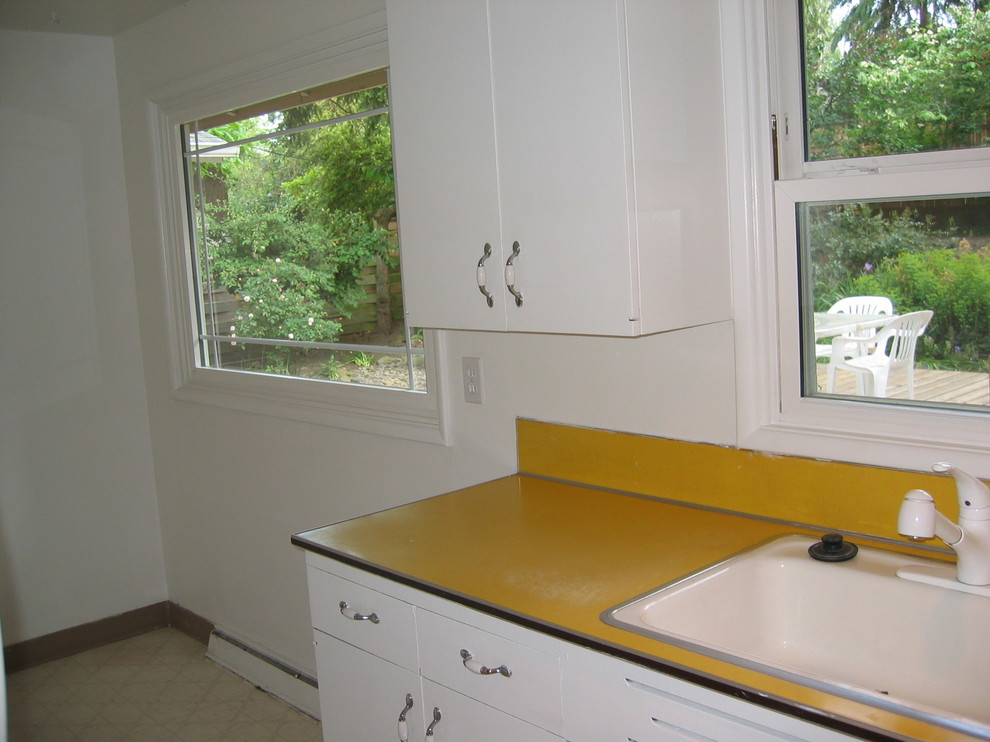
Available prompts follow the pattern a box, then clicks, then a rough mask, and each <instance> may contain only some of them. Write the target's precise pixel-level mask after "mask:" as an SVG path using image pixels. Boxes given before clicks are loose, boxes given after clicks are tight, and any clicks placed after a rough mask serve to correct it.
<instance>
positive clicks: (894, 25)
mask: <svg viewBox="0 0 990 742" xmlns="http://www.w3.org/2000/svg"><path fill="white" fill-rule="evenodd" d="M832 4H833V5H837V6H840V7H841V6H843V5H848V4H849V3H842V2H835V0H833V2H832ZM983 4H984V3H983V2H977V3H968V4H967V5H969V6H972V5H976V6H977V9H974V8H973V7H964V6H963V5H962V4H960V3H958V2H956V3H952V2H936V3H912V2H894V1H893V0H891V1H890V2H881V1H880V0H872V1H870V0H862V1H861V2H856V3H853V4H852V7H851V9H850V11H849V14H848V15H847V16H846V17H845V19H844V20H842V21H841V22H839V23H838V24H835V23H834V21H832V20H831V15H830V22H828V23H822V14H821V11H820V3H819V4H818V5H815V4H812V5H811V6H810V7H811V9H812V10H813V11H814V12H813V14H812V16H811V18H812V20H813V21H814V22H811V23H807V24H806V30H807V32H808V37H807V38H806V43H805V46H806V81H807V90H808V102H807V118H808V122H807V124H808V131H809V137H808V138H809V152H810V154H811V157H812V159H831V158H844V157H861V156H869V155H883V154H894V153H906V152H925V151H932V150H942V149H956V148H959V147H971V146H982V145H985V144H986V143H987V141H988V134H990V128H988V124H990V121H988V118H987V116H988V111H990V76H988V75H987V74H986V72H985V71H986V69H988V65H990V14H988V13H987V12H986V11H984V10H983V9H982V5H983ZM922 6H924V7H925V8H927V10H925V12H922V10H921V7H922ZM922 18H924V19H925V20H924V22H922V20H921V19H922ZM840 40H841V42H842V43H841V44H838V46H837V45H836V44H837V42H839V41H840Z"/></svg>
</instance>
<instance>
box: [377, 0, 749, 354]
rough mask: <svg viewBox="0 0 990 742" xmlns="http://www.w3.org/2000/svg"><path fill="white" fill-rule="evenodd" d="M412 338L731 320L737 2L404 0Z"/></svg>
mask: <svg viewBox="0 0 990 742" xmlns="http://www.w3.org/2000/svg"><path fill="white" fill-rule="evenodd" d="M388 34H389V54H390V87H391V95H392V118H393V138H394V147H395V169H396V188H397V194H398V207H399V230H400V239H401V243H402V265H403V278H404V301H405V305H406V309H407V312H408V319H407V323H408V324H409V325H410V326H420V327H443V328H459V329H479V330H506V329H508V330H514V331H524V332H548V333H576V334H592V335H617V336H632V335H643V334H648V333H653V332H660V331H663V330H670V329H675V328H679V327H688V326H691V325H697V324H704V323H708V322H715V321H719V320H724V319H728V318H729V317H730V294H729V262H728V255H729V250H728V224H727V222H728V216H727V213H728V208H727V197H726V162H725V135H724V134H725V132H724V127H725V121H724V116H723V108H722V67H721V51H720V41H719V14H718V2H717V0H701V1H699V2H691V3H685V2H683V1H682V0H581V2H574V1H573V0H539V1H538V2H534V1H533V0H487V1H486V0H417V1H416V2H411V1H410V0H388Z"/></svg>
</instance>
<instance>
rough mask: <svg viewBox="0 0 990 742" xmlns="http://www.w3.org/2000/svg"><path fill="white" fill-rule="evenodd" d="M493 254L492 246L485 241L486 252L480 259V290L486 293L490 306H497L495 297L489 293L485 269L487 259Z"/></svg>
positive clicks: (486, 299)
mask: <svg viewBox="0 0 990 742" xmlns="http://www.w3.org/2000/svg"><path fill="white" fill-rule="evenodd" d="M491 256H492V246H491V245H490V244H488V243H487V242H486V243H485V254H484V255H482V256H481V260H479V261H478V291H480V292H481V293H482V294H484V295H485V301H487V302H488V306H490V307H493V306H495V298H494V297H493V296H492V295H491V294H489V293H488V273H487V272H486V271H485V261H486V260H488V258H490V257H491Z"/></svg>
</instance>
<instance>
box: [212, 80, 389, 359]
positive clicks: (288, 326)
mask: <svg viewBox="0 0 990 742" xmlns="http://www.w3.org/2000/svg"><path fill="white" fill-rule="evenodd" d="M368 95H370V94H366V95H364V98H365V101H364V102H367V99H368ZM361 96H362V94H360V93H359V94H355V95H354V96H345V97H344V98H345V99H346V100H345V103H347V105H352V106H359V105H361V103H362V101H361V100H360V99H359V98H360V97H361ZM339 100H342V99H338V101H339ZM340 105H341V104H339V103H338V102H335V101H329V102H328V101H321V102H319V103H317V104H310V105H309V106H303V107H300V109H299V110H297V109H293V110H292V111H289V112H286V113H285V114H284V116H282V115H277V114H276V115H272V116H269V117H266V118H267V123H266V124H264V125H262V123H259V120H252V121H248V122H236V123H234V124H229V125H226V126H224V127H219V128H217V129H214V130H212V133H214V134H216V135H218V136H220V137H222V138H224V139H227V140H228V141H232V140H237V139H239V138H241V137H244V136H253V135H254V134H257V133H259V132H261V131H264V130H268V131H271V130H272V129H273V128H274V127H277V128H280V129H286V128H289V127H292V126H295V125H296V124H298V123H305V122H306V121H305V119H307V117H309V118H313V117H315V120H324V119H326V118H327V117H328V116H330V114H331V113H332V114H333V115H340V113H341V111H340V110H338V109H339V108H340ZM303 109H305V110H303ZM346 112H351V111H349V110H348V111H345V113H346ZM389 136H390V135H389V130H388V123H387V118H385V119H384V120H383V119H382V117H375V118H373V119H360V120H357V121H348V122H344V123H341V124H335V125H331V126H327V127H322V128H317V129H314V130H311V131H309V132H305V133H304V134H292V135H286V136H283V137H279V138H276V139H272V140H265V141H262V142H257V143H253V144H251V145H243V146H242V147H241V155H240V157H238V158H232V159H229V160H226V161H224V162H223V163H222V164H220V165H217V164H212V165H207V166H204V168H209V169H208V170H207V171H206V172H207V173H209V174H210V175H212V176H213V177H214V178H219V179H221V180H222V181H223V183H224V185H225V187H226V198H225V199H223V200H219V201H216V202H214V203H211V204H207V205H206V211H207V214H208V229H207V247H208V249H207V251H206V255H205V256H204V258H203V265H202V266H201V269H202V270H203V272H204V274H208V275H209V277H210V279H211V281H212V282H213V284H214V285H219V286H224V287H226V289H227V290H228V291H229V292H230V293H232V294H233V295H235V296H236V297H238V299H239V310H238V313H237V315H236V317H235V320H234V321H233V323H232V324H231V325H230V327H229V328H219V329H220V330H221V331H222V332H223V331H227V330H229V332H230V334H232V335H236V336H238V337H256V338H266V339H274V340H279V339H285V340H293V341H305V342H334V341H335V340H337V338H338V337H339V334H340V331H341V325H340V323H339V322H338V321H337V318H339V317H340V316H345V317H346V316H349V315H350V313H351V312H352V311H353V309H354V308H355V307H356V306H357V305H358V304H359V303H360V302H361V301H362V300H363V299H364V297H365V292H364V290H363V288H362V287H361V286H359V285H358V279H359V276H360V274H361V272H362V269H363V268H364V267H365V266H367V265H369V264H371V263H374V262H375V260H376V259H379V258H380V259H384V260H386V261H388V260H389V254H390V250H391V249H392V247H393V244H392V241H391V237H390V235H389V233H388V232H387V231H386V230H385V229H382V228H380V227H379V226H377V225H376V219H377V218H378V217H379V215H382V214H384V215H385V219H386V220H387V218H388V216H389V214H390V212H394V200H395V199H394V194H393V192H392V181H391V167H392V165H391V145H390V142H389ZM386 150H387V157H385V156H384V155H383V152H385V151H386ZM386 171H387V175H386V174H385V173H386ZM304 354H305V351H304V350H300V349H294V348H291V347H289V346H267V347H266V348H265V351H264V362H263V363H264V365H265V368H266V370H268V371H270V372H272V373H293V369H292V362H293V361H292V360H291V359H294V360H301V356H304ZM326 373H327V374H328V375H330V374H333V373H335V369H330V368H327V369H326Z"/></svg>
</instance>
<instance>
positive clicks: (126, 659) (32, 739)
mask: <svg viewBox="0 0 990 742" xmlns="http://www.w3.org/2000/svg"><path fill="white" fill-rule="evenodd" d="M7 694H8V717H9V719H8V720H9V734H10V742H69V741H70V740H71V741H72V742H90V741H92V742H320V741H321V740H322V736H321V731H320V724H319V722H318V721H316V720H315V719H313V718H311V717H309V716H307V715H306V714H304V713H302V712H300V711H298V710H296V709H295V708H293V707H291V706H289V705H287V704H285V703H283V702H282V701H280V700H278V699H277V698H275V697H274V696H271V695H269V694H267V693H265V692H264V691H261V690H259V689H257V688H255V687H254V686H253V685H252V684H251V683H249V682H247V681H246V680H244V679H242V678H240V677H238V676H237V675H235V674H234V673H232V672H230V671H229V670H226V669H225V668H223V667H221V666H220V665H218V664H216V663H215V662H213V661H212V660H209V659H207V658H206V656H205V647H204V646H203V645H202V644H200V643H199V642H197V641H196V640H195V639H192V638H190V637H188V636H186V635H185V634H183V633H181V632H179V631H176V630H175V629H159V630H157V631H152V632H149V633H147V634H143V635H141V636H138V637H134V638H133V639H127V640H124V641H121V642H117V643H115V644H110V645H107V646H105V647H100V648H98V649H92V650H90V651H87V652H83V653H81V654H77V655H75V656H72V657H67V658H65V659H61V660H56V661H54V662H49V663H47V664H44V665H40V666H38V667H32V668H29V669H27V670H22V671H20V672H17V673H14V674H12V675H9V676H8V677H7Z"/></svg>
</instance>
